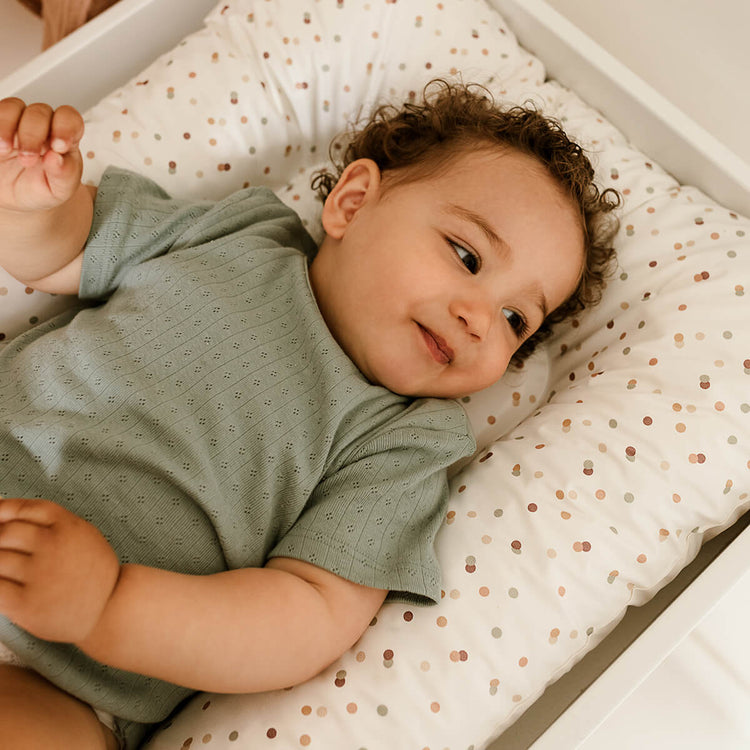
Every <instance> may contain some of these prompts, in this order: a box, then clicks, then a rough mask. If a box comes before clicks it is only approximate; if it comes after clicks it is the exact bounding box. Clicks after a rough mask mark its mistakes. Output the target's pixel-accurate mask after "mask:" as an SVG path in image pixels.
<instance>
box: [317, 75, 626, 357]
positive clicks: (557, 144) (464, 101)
mask: <svg viewBox="0 0 750 750" xmlns="http://www.w3.org/2000/svg"><path fill="white" fill-rule="evenodd" d="M415 99H416V97H412V98H410V101H409V102H407V103H406V104H404V105H402V106H394V105H391V104H386V105H383V106H380V107H378V108H377V109H376V110H375V111H374V112H373V114H372V115H371V116H370V117H369V119H368V120H367V122H366V123H365V124H364V125H358V124H355V125H354V126H353V129H352V130H351V131H349V132H347V133H345V134H343V135H342V136H341V137H340V138H338V139H336V140H334V142H333V143H332V144H331V152H330V156H331V161H332V162H333V165H334V170H335V172H333V173H332V172H330V171H328V170H322V171H320V172H318V173H317V174H316V175H315V176H314V178H313V183H312V187H313V189H314V190H316V191H317V192H318V195H319V196H320V198H321V199H322V200H323V201H325V199H326V197H327V196H328V194H329V193H330V191H331V190H332V189H333V188H334V186H335V185H336V182H337V181H338V179H339V177H340V176H341V173H342V172H343V171H344V169H345V168H346V166H347V165H348V164H350V163H351V162H353V161H355V160H357V159H361V158H368V159H372V160H373V161H374V162H375V163H376V164H377V165H378V167H379V168H380V170H381V172H386V171H388V172H389V178H390V184H391V185H393V184H398V183H404V182H410V181H413V180H417V179H424V178H426V177H429V176H433V175H435V174H436V173H437V172H439V170H440V169H442V168H443V167H445V166H449V162H450V160H451V159H452V158H453V157H454V156H455V155H456V154H457V153H459V152H461V151H464V150H468V149H476V148H477V147H478V146H480V147H481V145H482V144H484V145H487V146H490V147H498V146H499V147H503V148H512V149H516V150H518V151H520V152H522V153H524V154H528V155H530V156H533V157H535V158H536V159H537V160H538V161H539V162H540V163H541V164H542V165H544V167H545V168H546V169H547V171H548V173H549V174H551V175H552V176H553V177H554V178H555V179H556V180H557V182H558V184H559V185H560V186H561V187H562V188H563V190H564V191H565V193H566V194H567V195H569V196H570V198H571V199H572V201H573V203H574V204H575V205H576V206H577V207H578V210H579V212H580V217H581V227H582V230H583V234H584V243H585V261H584V270H583V274H582V276H581V279H580V281H579V283H578V286H577V287H576V289H575V291H574V292H573V294H572V295H571V296H570V297H569V298H568V299H567V300H566V301H565V302H564V303H563V304H562V305H560V306H559V307H558V308H557V309H555V310H553V311H552V312H551V313H550V314H549V315H548V316H547V318H546V319H545V321H544V322H543V324H542V325H541V327H540V328H539V329H538V330H537V331H536V332H535V333H534V334H533V335H532V336H531V337H529V338H528V339H527V340H526V341H525V342H524V343H523V345H522V346H521V347H520V348H519V349H518V351H517V352H516V353H515V355H514V357H513V360H512V364H513V365H514V366H516V367H519V366H521V365H522V363H523V361H524V360H525V359H526V358H527V357H528V356H529V355H530V354H531V353H532V352H533V351H534V349H535V348H536V346H537V345H538V344H539V343H540V342H541V341H543V340H544V339H546V338H547V337H548V336H549V335H550V333H551V331H552V326H553V325H555V324H556V323H559V322H561V321H563V320H565V319H566V318H569V317H571V316H573V315H575V314H576V313H577V312H579V311H581V310H582V309H583V308H584V307H586V306H589V305H594V304H596V303H598V302H599V300H600V299H601V295H602V291H603V287H604V284H605V280H606V278H607V276H608V274H609V270H610V267H611V264H612V262H613V260H614V254H615V251H614V248H613V247H612V240H613V238H614V235H615V233H616V231H617V228H618V221H617V219H616V218H615V217H614V215H613V214H612V211H613V209H615V208H617V207H618V206H619V205H620V195H619V193H618V192H617V191H616V190H614V189H612V188H607V189H606V190H604V191H600V190H599V188H598V187H597V186H596V185H595V184H594V182H593V179H594V169H593V167H592V166H591V162H590V161H589V159H588V157H587V156H586V155H585V153H584V152H583V149H582V148H581V147H580V146H579V145H578V144H577V143H574V142H573V141H571V140H570V139H569V138H568V136H567V135H566V134H565V132H564V131H563V129H562V126H561V125H560V124H559V123H558V122H557V121H556V120H554V119H552V118H550V117H546V116H544V115H542V114H541V113H540V112H538V111H537V110H536V109H535V108H533V107H531V106H524V107H521V106H512V107H508V108H502V107H499V106H497V105H496V104H495V101H494V99H493V97H492V94H491V93H490V92H489V91H488V90H487V89H485V88H484V87H482V86H480V85H478V84H463V83H449V82H447V81H444V80H435V81H431V82H430V83H429V84H427V86H426V87H425V89H424V92H423V97H422V101H421V102H416V101H415Z"/></svg>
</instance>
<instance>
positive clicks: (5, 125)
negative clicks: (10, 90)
mask: <svg viewBox="0 0 750 750" xmlns="http://www.w3.org/2000/svg"><path fill="white" fill-rule="evenodd" d="M25 108H26V104H24V102H23V101H21V99H17V98H15V97H11V98H10V99H3V100H2V101H0V155H3V154H8V153H10V152H11V151H12V150H13V144H14V141H15V137H16V131H17V130H18V122H19V120H20V119H21V115H22V114H23V111H24V109H25Z"/></svg>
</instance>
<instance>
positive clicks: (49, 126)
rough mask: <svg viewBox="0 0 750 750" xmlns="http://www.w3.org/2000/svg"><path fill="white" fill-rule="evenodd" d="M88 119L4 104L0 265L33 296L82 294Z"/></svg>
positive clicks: (88, 214) (0, 106) (64, 110)
mask: <svg viewBox="0 0 750 750" xmlns="http://www.w3.org/2000/svg"><path fill="white" fill-rule="evenodd" d="M82 136H83V118H82V117H81V115H80V114H79V113H78V112H77V111H76V110H75V109H73V108H72V107H67V106H64V107H60V108H59V109H57V110H53V109H52V108H51V107H50V106H48V105H46V104H31V105H29V106H26V104H25V103H24V102H23V101H21V100H20V99H15V98H10V99H3V100H2V101H0V265H2V266H3V268H5V270H6V271H8V273H10V274H11V275H12V276H14V277H15V278H17V279H18V280H19V281H21V282H23V283H24V284H27V285H28V286H30V287H33V288H34V289H39V290H40V291H43V292H54V293H57V294H77V293H78V284H79V280H80V275H81V261H82V257H83V247H84V245H85V243H86V239H87V237H88V234H89V230H90V228H91V219H92V216H93V197H94V195H95V192H96V191H95V189H94V188H90V187H87V186H85V185H83V184H82V183H81V173H82V168H83V160H82V158H81V152H80V151H79V149H78V143H79V142H80V140H81V137H82Z"/></svg>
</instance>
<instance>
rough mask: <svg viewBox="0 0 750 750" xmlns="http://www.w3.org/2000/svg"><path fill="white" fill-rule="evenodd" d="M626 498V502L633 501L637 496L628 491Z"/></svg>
mask: <svg viewBox="0 0 750 750" xmlns="http://www.w3.org/2000/svg"><path fill="white" fill-rule="evenodd" d="M624 500H625V502H626V503H632V502H633V500H635V496H634V495H633V493H632V492H626V493H625V495H624Z"/></svg>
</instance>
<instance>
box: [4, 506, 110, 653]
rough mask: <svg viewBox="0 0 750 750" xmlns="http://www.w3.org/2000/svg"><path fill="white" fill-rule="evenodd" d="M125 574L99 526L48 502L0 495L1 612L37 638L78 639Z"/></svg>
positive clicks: (89, 628) (92, 626)
mask: <svg viewBox="0 0 750 750" xmlns="http://www.w3.org/2000/svg"><path fill="white" fill-rule="evenodd" d="M119 572H120V563H119V560H118V559H117V555H116V554H115V551H114V550H113V549H112V547H111V546H110V544H109V542H107V540H106V539H105V538H104V537H103V536H102V534H101V533H100V532H99V530H98V529H97V528H96V527H95V526H92V525H91V524H90V523H88V522H87V521H84V520H83V519H82V518H79V517H78V516H76V515H75V514H73V513H71V512H70V511H67V510H65V509H64V508H62V507H61V506H59V505H57V504H56V503H53V502H50V501H49V500H19V499H0V612H2V613H3V614H4V615H6V616H7V617H8V618H9V619H10V620H12V621H13V622H14V623H16V624H17V625H19V626H20V627H22V628H24V629H25V630H28V631H29V632H30V633H32V634H33V635H35V636H37V637H38V638H44V639H45V640H50V641H65V642H67V643H79V642H81V641H82V640H84V639H85V638H86V636H88V635H89V633H90V632H91V631H92V630H93V628H94V626H95V625H96V624H97V622H98V621H99V618H100V617H101V614H102V612H103V611H104V608H105V606H106V604H107V602H108V600H109V597H110V595H111V593H112V591H113V590H114V587H115V584H116V583H117V578H118V575H119Z"/></svg>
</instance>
